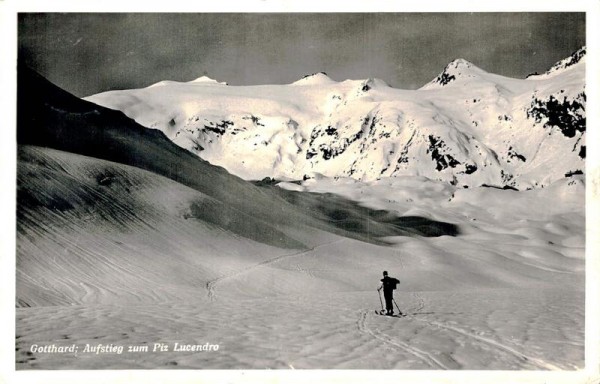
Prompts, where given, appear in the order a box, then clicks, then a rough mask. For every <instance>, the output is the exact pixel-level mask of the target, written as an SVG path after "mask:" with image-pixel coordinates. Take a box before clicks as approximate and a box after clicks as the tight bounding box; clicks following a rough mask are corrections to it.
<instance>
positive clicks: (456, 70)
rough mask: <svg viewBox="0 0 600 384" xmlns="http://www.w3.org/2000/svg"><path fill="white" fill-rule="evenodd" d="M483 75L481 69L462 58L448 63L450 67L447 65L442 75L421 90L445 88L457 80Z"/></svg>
mask: <svg viewBox="0 0 600 384" xmlns="http://www.w3.org/2000/svg"><path fill="white" fill-rule="evenodd" d="M483 73H485V71H484V70H483V69H481V68H479V67H478V66H476V65H475V64H473V63H471V62H470V61H468V60H465V59H462V58H458V59H454V60H452V61H451V62H450V63H448V65H446V67H445V68H444V70H443V71H442V73H440V74H439V75H438V76H437V77H436V78H435V79H433V80H432V81H431V82H429V83H428V84H426V85H425V86H424V87H422V88H421V89H429V88H435V87H439V86H442V87H443V86H446V85H448V84H449V83H451V82H453V81H455V80H458V79H461V78H468V77H477V76H478V75H481V74H483Z"/></svg>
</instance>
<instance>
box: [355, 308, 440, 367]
mask: <svg viewBox="0 0 600 384" xmlns="http://www.w3.org/2000/svg"><path fill="white" fill-rule="evenodd" d="M369 312H370V311H369V310H363V311H361V313H360V316H359V318H358V321H357V325H358V330H359V331H361V332H363V333H367V334H369V335H371V336H373V337H374V338H376V339H378V340H381V341H382V342H384V343H385V344H388V345H391V346H393V347H396V348H400V349H401V350H403V351H406V352H408V353H410V354H411V355H413V356H415V357H417V358H419V359H420V360H422V361H424V362H425V363H426V364H427V365H429V366H430V367H432V368H441V369H446V370H448V369H451V368H449V367H448V366H446V365H445V364H444V363H442V362H441V361H439V360H438V359H436V358H435V357H434V356H433V355H432V354H430V353H428V352H426V351H423V350H420V349H419V348H416V347H411V346H410V345H408V344H406V343H404V342H402V341H400V340H393V339H392V338H391V337H389V336H387V335H384V334H382V333H380V332H378V331H375V330H373V329H371V328H369V327H368V325H367V319H368V317H369Z"/></svg>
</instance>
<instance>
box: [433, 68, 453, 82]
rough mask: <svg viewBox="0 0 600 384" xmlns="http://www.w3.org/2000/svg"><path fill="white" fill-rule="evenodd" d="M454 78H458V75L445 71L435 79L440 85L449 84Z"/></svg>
mask: <svg viewBox="0 0 600 384" xmlns="http://www.w3.org/2000/svg"><path fill="white" fill-rule="evenodd" d="M454 80H456V76H454V75H450V74H448V73H447V72H445V71H444V72H442V73H441V74H439V75H438V77H437V78H436V79H435V82H436V83H438V84H440V85H447V84H449V83H450V82H452V81H454Z"/></svg>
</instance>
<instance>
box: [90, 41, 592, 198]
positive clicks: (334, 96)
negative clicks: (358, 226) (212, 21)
mask: <svg viewBox="0 0 600 384" xmlns="http://www.w3.org/2000/svg"><path fill="white" fill-rule="evenodd" d="M549 73H551V75H539V76H531V77H529V78H528V79H511V78H507V77H503V76H499V75H495V74H492V73H488V72H486V71H485V70H483V69H481V68H478V67H477V66H476V65H475V64H473V63H470V62H468V61H466V60H464V59H458V60H455V61H453V62H451V63H450V64H448V66H447V67H446V68H445V69H444V70H443V71H442V73H441V74H440V75H439V76H437V77H436V78H435V79H434V80H433V81H432V82H431V83H429V84H427V85H425V86H423V87H422V88H421V89H419V90H415V91H405V90H399V89H394V88H391V87H389V86H388V85H387V84H385V82H383V81H382V80H379V79H367V80H346V81H342V82H336V81H334V80H332V79H331V78H329V77H328V76H327V75H326V74H324V73H316V74H313V75H309V76H306V77H305V78H303V79H300V80H298V81H297V82H294V83H293V84H290V85H261V86H221V85H219V86H215V84H214V83H204V82H190V83H178V82H169V83H165V84H164V85H163V86H161V87H151V88H145V89H137V90H123V91H112V92H107V93H103V94H98V95H94V96H90V97H89V98H87V99H88V100H90V101H93V102H95V103H98V104H100V105H104V106H107V107H109V108H114V109H118V110H121V111H123V112H124V113H125V114H126V115H128V116H129V117H131V118H133V119H135V120H136V121H137V122H138V123H140V124H142V125H144V126H146V127H149V128H157V129H160V130H161V131H163V132H164V133H165V134H166V135H167V136H168V137H169V138H170V139H171V140H173V142H174V143H176V144H177V145H179V146H181V147H183V148H186V149H188V150H190V151H191V152H193V153H195V154H197V155H198V156H199V157H201V158H203V159H205V160H207V161H209V162H210V163H212V164H216V165H220V166H222V167H224V168H226V169H227V170H228V171H229V172H231V173H233V174H235V175H238V176H240V177H242V178H245V179H249V180H260V179H262V178H264V177H273V178H277V179H281V180H300V179H303V178H306V177H312V176H313V175H315V174H322V175H325V176H329V177H347V176H350V177H352V178H355V179H357V180H376V179H377V178H380V177H390V176H391V177H398V176H407V175H417V176H426V177H428V178H430V179H432V180H440V181H444V182H449V183H453V184H456V185H462V186H469V187H477V186H480V185H484V184H485V185H494V186H498V187H503V186H505V185H508V186H510V187H512V188H517V189H528V188H540V187H544V186H547V185H549V184H551V183H552V182H554V181H556V180H559V179H560V178H562V177H563V175H564V174H565V173H566V172H568V171H569V170H572V169H582V170H584V171H585V166H584V159H583V157H584V156H585V155H582V153H583V154H584V153H585V150H584V148H585V124H586V120H585V101H586V100H585V90H584V81H585V49H582V50H580V51H578V52H576V53H574V54H573V56H572V57H571V58H569V59H565V60H563V61H561V62H560V63H557V64H556V65H555V66H554V67H553V68H552V69H551V70H550V71H549ZM553 132H560V133H561V134H560V135H554V134H552V133H553Z"/></svg>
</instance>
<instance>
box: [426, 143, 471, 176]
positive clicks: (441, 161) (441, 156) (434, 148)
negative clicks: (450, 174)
mask: <svg viewBox="0 0 600 384" xmlns="http://www.w3.org/2000/svg"><path fill="white" fill-rule="evenodd" d="M446 148H447V146H446V143H444V141H443V140H442V139H441V138H440V137H435V136H433V135H429V148H427V153H431V160H433V161H435V163H436V166H435V169H436V170H437V171H438V172H439V171H443V170H444V169H446V168H448V167H450V168H455V167H456V166H458V165H460V162H459V161H458V160H456V159H455V158H454V157H453V156H452V155H450V154H445V153H443V152H444V150H445V149H446ZM473 172H474V171H473ZM471 173H472V172H471Z"/></svg>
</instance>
